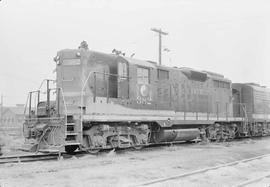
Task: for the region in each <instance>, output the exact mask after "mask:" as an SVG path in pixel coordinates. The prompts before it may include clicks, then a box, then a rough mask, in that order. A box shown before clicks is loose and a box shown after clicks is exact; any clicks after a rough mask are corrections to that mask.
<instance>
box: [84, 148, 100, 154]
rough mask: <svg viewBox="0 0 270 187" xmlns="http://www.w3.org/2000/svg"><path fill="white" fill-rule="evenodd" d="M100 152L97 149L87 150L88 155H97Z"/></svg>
mask: <svg viewBox="0 0 270 187" xmlns="http://www.w3.org/2000/svg"><path fill="white" fill-rule="evenodd" d="M99 151H100V150H99V149H89V150H87V152H88V153H90V154H97V153H98V152H99Z"/></svg>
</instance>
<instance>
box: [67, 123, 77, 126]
mask: <svg viewBox="0 0 270 187" xmlns="http://www.w3.org/2000/svg"><path fill="white" fill-rule="evenodd" d="M66 125H69V126H72V125H75V123H66Z"/></svg>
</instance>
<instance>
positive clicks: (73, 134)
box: [67, 132, 78, 136]
mask: <svg viewBox="0 0 270 187" xmlns="http://www.w3.org/2000/svg"><path fill="white" fill-rule="evenodd" d="M76 135H78V133H77V132H67V136H76Z"/></svg>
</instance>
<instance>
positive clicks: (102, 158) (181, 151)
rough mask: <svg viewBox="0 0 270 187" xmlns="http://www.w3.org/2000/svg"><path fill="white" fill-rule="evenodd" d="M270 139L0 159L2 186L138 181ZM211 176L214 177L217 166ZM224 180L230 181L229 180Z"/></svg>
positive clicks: (269, 149)
mask: <svg viewBox="0 0 270 187" xmlns="http://www.w3.org/2000/svg"><path fill="white" fill-rule="evenodd" d="M269 141H270V138H263V139H254V140H250V139H246V140H242V141H236V142H231V143H210V144H206V145H205V144H200V143H197V144H180V145H174V146H162V147H154V148H147V149H143V150H141V151H132V150H126V151H119V152H114V151H111V152H102V153H100V154H99V155H87V156H84V157H81V158H76V157H73V158H71V159H68V160H60V161H47V162H32V163H18V164H5V165H0V186H1V187H9V186H31V187H33V186H65V187H73V186H76V187H80V186H100V187H101V186H102V187H103V186H120V187H125V186H134V185H136V184H140V183H142V182H144V181H148V180H153V179H157V178H160V177H168V176H171V175H177V174H181V173H184V172H188V171H192V170H195V169H200V168H205V167H209V166H215V165H217V164H223V163H227V162H231V161H235V160H238V159H244V158H249V157H253V156H258V155H262V154H266V153H270V144H269ZM223 172H224V171H223ZM225 172H231V171H230V170H228V171H225ZM258 172H259V169H258ZM216 175H219V174H218V173H216ZM210 177H215V172H213V173H212V174H211V176H210ZM197 182H198V183H197V184H196V181H195V183H193V184H195V185H196V186H200V185H199V184H200V183H199V182H200V181H197ZM221 186H227V185H226V182H224V184H222V185H221Z"/></svg>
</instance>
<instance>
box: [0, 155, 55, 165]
mask: <svg viewBox="0 0 270 187" xmlns="http://www.w3.org/2000/svg"><path fill="white" fill-rule="evenodd" d="M57 159H59V154H58V153H51V154H31V155H15V156H1V157H0V164H6V163H20V162H34V161H43V160H57Z"/></svg>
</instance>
